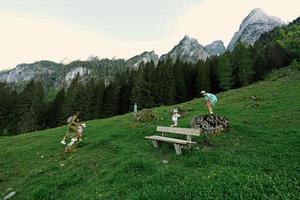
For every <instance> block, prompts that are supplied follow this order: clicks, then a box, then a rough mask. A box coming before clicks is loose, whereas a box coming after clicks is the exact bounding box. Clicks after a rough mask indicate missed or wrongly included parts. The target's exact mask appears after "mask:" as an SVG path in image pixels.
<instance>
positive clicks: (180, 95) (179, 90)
mask: <svg viewBox="0 0 300 200" xmlns="http://www.w3.org/2000/svg"><path fill="white" fill-rule="evenodd" d="M174 76H175V81H174V83H175V97H174V100H175V103H181V102H184V101H186V99H187V97H186V83H185V78H184V69H183V63H182V62H181V61H180V60H179V58H177V59H176V62H175V65H174Z"/></svg>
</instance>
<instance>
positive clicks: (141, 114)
mask: <svg viewBox="0 0 300 200" xmlns="http://www.w3.org/2000/svg"><path fill="white" fill-rule="evenodd" d="M135 119H136V121H139V122H151V121H155V120H160V119H161V118H160V117H159V115H158V114H157V113H155V112H153V111H152V110H151V109H143V110H140V111H138V112H137V113H136V115H135Z"/></svg>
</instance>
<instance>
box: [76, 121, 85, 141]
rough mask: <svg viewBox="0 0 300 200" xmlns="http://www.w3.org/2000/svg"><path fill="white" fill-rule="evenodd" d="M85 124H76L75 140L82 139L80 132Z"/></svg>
mask: <svg viewBox="0 0 300 200" xmlns="http://www.w3.org/2000/svg"><path fill="white" fill-rule="evenodd" d="M85 127H86V125H85V124H78V125H77V134H76V137H77V141H78V140H79V141H82V132H83V128H85Z"/></svg>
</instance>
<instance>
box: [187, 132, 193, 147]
mask: <svg viewBox="0 0 300 200" xmlns="http://www.w3.org/2000/svg"><path fill="white" fill-rule="evenodd" d="M186 140H187V141H192V136H190V135H188V136H186ZM191 147H192V145H191V144H188V145H187V149H190V148H191Z"/></svg>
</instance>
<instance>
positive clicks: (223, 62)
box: [217, 52, 232, 91]
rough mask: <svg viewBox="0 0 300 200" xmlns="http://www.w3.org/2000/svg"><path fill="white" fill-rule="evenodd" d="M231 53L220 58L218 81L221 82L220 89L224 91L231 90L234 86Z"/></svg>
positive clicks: (226, 53)
mask: <svg viewBox="0 0 300 200" xmlns="http://www.w3.org/2000/svg"><path fill="white" fill-rule="evenodd" d="M230 55H231V54H230V53H229V52H225V53H224V54H223V55H221V56H220V57H219V62H218V72H217V76H218V80H219V81H220V89H221V90H223V91H226V90H229V89H230V88H231V86H232V83H231V81H232V78H231V73H232V66H231V64H230Z"/></svg>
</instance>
